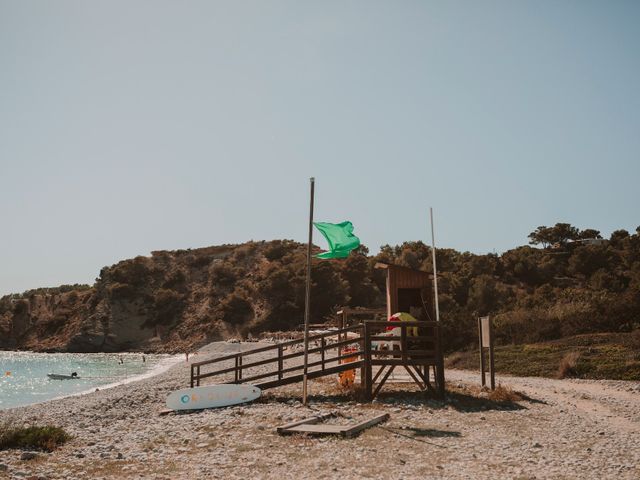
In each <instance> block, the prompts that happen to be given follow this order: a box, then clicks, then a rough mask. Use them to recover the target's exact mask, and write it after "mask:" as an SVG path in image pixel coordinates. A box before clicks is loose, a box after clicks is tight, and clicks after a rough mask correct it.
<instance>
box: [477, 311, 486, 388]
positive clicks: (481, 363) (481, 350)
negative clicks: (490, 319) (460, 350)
mask: <svg viewBox="0 0 640 480" xmlns="http://www.w3.org/2000/svg"><path fill="white" fill-rule="evenodd" d="M478 337H479V339H480V375H481V378H482V381H481V384H482V386H483V387H484V386H485V385H486V384H487V381H486V379H485V376H484V345H482V318H481V317H478Z"/></svg>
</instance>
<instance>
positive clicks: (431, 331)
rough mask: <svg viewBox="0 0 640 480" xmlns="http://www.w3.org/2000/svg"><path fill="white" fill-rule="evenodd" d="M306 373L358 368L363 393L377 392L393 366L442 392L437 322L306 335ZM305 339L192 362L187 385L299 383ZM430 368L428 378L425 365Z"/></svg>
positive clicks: (316, 374)
mask: <svg viewBox="0 0 640 480" xmlns="http://www.w3.org/2000/svg"><path fill="white" fill-rule="evenodd" d="M309 354H310V355H311V356H312V357H313V358H310V360H309V363H308V365H307V378H308V379H314V378H320V377H324V376H327V375H336V374H338V373H340V372H344V371H347V370H354V369H357V370H359V371H360V375H359V378H360V383H361V386H362V387H363V388H364V391H365V394H366V396H367V398H369V399H371V400H372V399H373V398H375V396H376V395H377V394H378V393H379V392H380V390H381V389H382V387H383V385H384V384H385V382H386V381H387V380H388V378H389V376H390V375H391V374H392V372H394V370H395V369H396V368H400V369H401V370H402V371H406V372H407V373H408V374H409V376H410V378H411V379H412V380H413V381H414V382H415V383H417V384H418V385H419V387H420V388H421V389H422V390H425V391H426V390H436V391H437V392H438V393H439V394H440V395H444V365H443V358H442V350H441V345H440V325H439V324H438V323H437V322H402V321H394V322H387V321H366V322H363V323H361V324H358V325H354V326H352V327H347V328H342V329H339V330H334V331H331V332H326V333H322V334H319V335H310V336H309ZM303 358H304V339H298V340H290V341H287V342H283V343H278V344H275V345H269V346H266V347H260V348H256V349H253V350H247V351H244V352H238V353H234V354H231V355H226V356H224V357H219V358H215V359H211V360H205V361H201V362H196V363H193V364H192V365H191V386H192V387H194V386H199V385H200V384H201V382H202V381H203V380H205V379H211V380H212V381H214V382H215V383H251V384H252V385H255V386H257V387H259V388H261V389H262V390H264V389H268V388H273V387H278V386H282V385H288V384H292V383H297V382H301V381H302V380H303V377H304V365H303ZM431 368H433V379H434V381H433V383H432V382H431V381H430V377H431V376H430V369H431Z"/></svg>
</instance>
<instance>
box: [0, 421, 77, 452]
mask: <svg viewBox="0 0 640 480" xmlns="http://www.w3.org/2000/svg"><path fill="white" fill-rule="evenodd" d="M70 439H71V436H70V435H69V434H68V433H67V432H65V431H64V430H63V429H62V428H60V427H53V426H51V425H46V426H44V427H37V426H32V427H16V426H15V425H14V424H13V423H12V422H10V421H5V422H3V423H1V424H0V450H7V449H10V448H18V449H24V450H44V451H46V452H52V451H54V450H55V449H56V448H58V446H60V445H62V444H64V443H65V442H67V441H68V440H70Z"/></svg>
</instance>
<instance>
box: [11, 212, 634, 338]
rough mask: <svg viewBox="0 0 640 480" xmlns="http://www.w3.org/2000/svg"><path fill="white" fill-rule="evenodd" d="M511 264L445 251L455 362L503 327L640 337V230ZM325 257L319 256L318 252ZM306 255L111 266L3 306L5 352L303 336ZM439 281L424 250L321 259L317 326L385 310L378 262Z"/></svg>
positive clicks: (564, 227)
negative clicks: (485, 320)
mask: <svg viewBox="0 0 640 480" xmlns="http://www.w3.org/2000/svg"><path fill="white" fill-rule="evenodd" d="M529 239H530V243H531V244H532V245H527V246H521V247H518V248H514V249H512V250H509V251H507V252H504V253H503V254H501V255H497V254H487V255H476V254H472V253H469V252H458V251H456V250H453V249H446V248H443V249H438V250H437V252H436V256H437V264H438V280H439V292H440V295H439V298H440V310H441V320H442V323H443V328H444V337H445V342H446V345H445V347H446V349H447V351H454V350H460V349H466V348H469V347H470V346H472V345H474V344H475V343H476V342H477V331H476V317H477V316H478V315H491V316H492V317H493V319H494V322H495V332H496V335H497V341H498V343H499V344H501V345H521V344H534V343H539V342H546V341H550V340H558V339H561V338H565V337H572V336H575V335H585V334H597V333H624V332H631V331H633V330H635V329H638V328H640V228H639V229H638V230H636V232H635V233H629V232H627V231H625V230H617V231H615V232H613V234H612V235H611V236H610V238H608V239H603V238H601V235H600V233H599V232H598V231H597V230H594V229H586V230H579V229H577V228H575V227H573V226H571V225H569V224H565V223H559V224H556V225H555V226H553V227H545V226H541V227H538V228H537V229H536V230H535V231H533V232H532V233H531V234H530V235H529ZM318 251H319V250H318ZM305 261H306V247H305V245H303V244H300V243H297V242H294V241H290V240H275V241H270V242H253V241H252V242H248V243H245V244H241V245H223V246H215V247H207V248H199V249H192V250H178V251H157V252H152V254H151V256H149V257H136V258H134V259H130V260H125V261H122V262H119V263H117V264H115V265H113V266H110V267H105V268H103V269H102V271H101V272H100V275H99V277H98V278H97V280H96V283H95V284H94V285H93V286H87V285H73V286H62V287H59V288H51V289H38V290H30V291H27V292H24V293H22V294H17V295H7V296H5V297H2V298H1V299H0V347H1V348H21V349H33V350H44V351H122V350H146V351H185V350H189V349H192V348H195V347H197V346H199V345H201V344H204V343H206V342H209V341H214V340H220V339H224V338H228V337H231V336H236V337H237V336H240V337H246V336H247V335H249V334H252V335H257V334H259V333H261V332H265V331H278V330H291V329H295V328H297V327H298V326H299V325H300V324H301V323H302V319H303V312H304V291H305ZM379 261H382V262H388V263H395V264H398V265H403V266H407V267H411V268H415V269H421V270H425V271H427V272H431V271H432V265H431V250H430V248H429V247H428V246H426V245H425V244H423V243H422V242H405V243H403V244H402V245H397V246H389V245H385V246H383V247H382V248H381V250H380V252H379V253H378V254H377V255H369V252H368V250H367V248H366V247H364V246H361V247H360V248H359V249H358V250H357V251H354V252H352V254H351V255H350V256H349V257H348V258H346V259H342V260H314V264H313V269H312V272H313V273H312V279H313V285H312V303H311V317H312V318H311V321H312V322H313V323H320V322H323V321H325V320H327V319H328V318H331V316H332V314H333V313H334V312H335V310H336V309H337V308H338V307H340V306H344V305H349V306H363V307H379V306H383V305H384V299H385V297H384V289H385V276H384V275H385V272H384V271H382V270H377V269H374V268H373V267H374V265H375V263H376V262H379Z"/></svg>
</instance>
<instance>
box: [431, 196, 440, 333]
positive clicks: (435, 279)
mask: <svg viewBox="0 0 640 480" xmlns="http://www.w3.org/2000/svg"><path fill="white" fill-rule="evenodd" d="M429 216H430V217H431V254H432V257H433V290H434V296H435V300H436V321H437V322H439V321H440V306H439V305H438V270H437V268H436V237H435V235H434V233H433V208H431V207H429Z"/></svg>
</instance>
